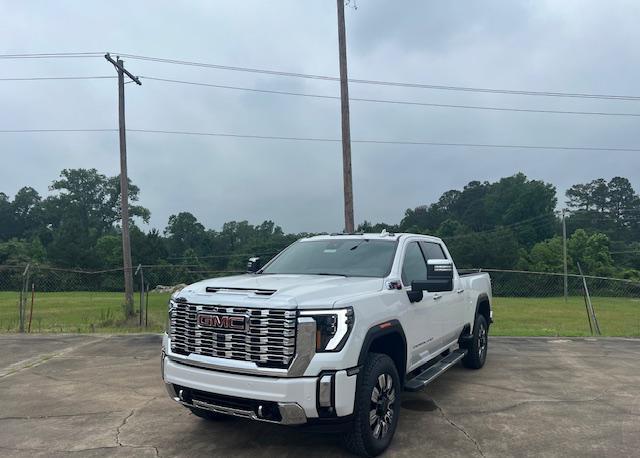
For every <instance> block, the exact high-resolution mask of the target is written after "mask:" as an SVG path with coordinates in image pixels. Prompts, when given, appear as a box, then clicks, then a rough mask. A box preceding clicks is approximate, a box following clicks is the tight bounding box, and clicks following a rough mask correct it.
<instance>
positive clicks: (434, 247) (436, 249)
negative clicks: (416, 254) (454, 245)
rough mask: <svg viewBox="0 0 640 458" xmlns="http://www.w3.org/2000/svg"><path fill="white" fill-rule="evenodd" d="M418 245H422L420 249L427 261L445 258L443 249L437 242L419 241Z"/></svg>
mask: <svg viewBox="0 0 640 458" xmlns="http://www.w3.org/2000/svg"><path fill="white" fill-rule="evenodd" d="M420 246H421V247H422V251H423V252H424V256H425V258H427V261H428V260H429V259H447V256H446V255H445V254H444V250H443V249H442V246H441V245H440V244H439V243H434V242H420Z"/></svg>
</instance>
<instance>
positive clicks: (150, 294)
mask: <svg viewBox="0 0 640 458" xmlns="http://www.w3.org/2000/svg"><path fill="white" fill-rule="evenodd" d="M235 273H239V271H226V270H225V271H221V270H207V269H206V268H203V267H202V266H200V265H154V266H145V265H143V266H138V267H136V268H134V293H135V294H134V310H135V315H134V316H131V317H125V314H124V306H123V304H124V294H123V291H124V270H123V269H110V270H101V271H84V270H74V269H59V268H52V267H45V266H38V265H26V266H0V332H3V331H5V332H6V331H9V332H12V331H26V332H29V331H31V332H96V331H104V332H127V331H139V330H140V329H141V328H144V329H147V330H152V331H157V330H161V329H163V327H164V324H165V317H166V306H167V301H168V298H169V296H170V294H171V293H172V292H173V291H175V290H176V289H177V288H179V286H180V285H185V284H190V283H194V282H196V281H199V280H203V279H206V278H213V277H219V276H224V275H232V274H235Z"/></svg>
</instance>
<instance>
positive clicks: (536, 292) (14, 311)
mask: <svg viewBox="0 0 640 458" xmlns="http://www.w3.org/2000/svg"><path fill="white" fill-rule="evenodd" d="M478 271H483V272H488V273H489V274H490V275H491V279H492V289H493V295H494V304H493V305H494V311H495V314H496V323H495V325H494V330H493V332H494V333H498V334H499V333H502V334H509V335H518V334H523V335H590V334H591V333H592V332H593V333H596V332H595V329H593V331H592V328H593V327H594V323H593V322H591V318H590V315H589V314H588V313H587V312H589V310H588V308H587V303H586V302H585V298H586V295H585V285H586V287H587V290H588V292H589V298H590V300H591V304H592V309H593V312H594V314H595V316H596V319H597V321H598V323H599V325H600V328H601V330H602V334H603V335H619V336H639V337H640V282H638V281H632V280H626V279H617V278H606V277H596V276H588V275H586V276H584V277H582V276H580V275H575V274H569V275H568V276H567V297H566V298H565V296H564V281H565V280H564V275H563V274H557V273H546V272H525V271H514V270H497V269H467V270H465V271H464V272H478ZM134 273H135V276H134V288H135V293H136V294H134V299H135V304H134V307H135V310H136V316H134V317H130V318H128V319H126V318H125V316H124V312H123V308H122V304H123V301H124V294H123V290H124V275H123V269H110V270H102V271H84V270H74V269H59V268H53V267H46V266H40V265H28V266H27V265H22V266H0V332H7V331H8V332H16V331H22V330H24V331H25V332H28V331H29V330H30V331H31V332H96V331H104V332H129V331H138V330H140V329H141V328H146V329H147V330H151V331H160V330H162V329H163V328H164V325H165V319H166V304H167V300H168V297H169V295H170V294H171V292H172V291H173V290H175V288H176V287H178V286H177V285H181V284H189V283H193V282H196V281H199V280H203V279H206V278H213V277H218V276H224V275H231V274H235V273H239V271H228V270H210V269H207V268H203V267H202V266H200V265H195V264H194V265H187V264H183V265H153V266H149V265H143V266H138V267H136V268H134ZM141 291H142V292H143V294H140V292H141ZM147 291H148V293H147Z"/></svg>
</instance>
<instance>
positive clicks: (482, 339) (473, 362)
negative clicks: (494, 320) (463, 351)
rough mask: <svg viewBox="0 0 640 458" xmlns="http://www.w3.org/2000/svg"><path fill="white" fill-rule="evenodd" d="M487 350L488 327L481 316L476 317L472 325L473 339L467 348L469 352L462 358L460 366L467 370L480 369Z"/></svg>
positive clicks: (485, 358)
mask: <svg viewBox="0 0 640 458" xmlns="http://www.w3.org/2000/svg"><path fill="white" fill-rule="evenodd" d="M488 349H489V325H488V324H487V320H486V318H485V317H484V316H483V315H478V316H476V321H475V323H474V324H473V339H472V340H471V344H470V345H469V347H468V350H469V352H468V353H467V355H466V356H465V357H464V358H462V365H463V366H464V367H466V368H469V369H480V368H481V367H482V366H484V362H485V361H486V360H487V350H488Z"/></svg>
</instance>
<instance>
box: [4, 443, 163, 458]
mask: <svg viewBox="0 0 640 458" xmlns="http://www.w3.org/2000/svg"><path fill="white" fill-rule="evenodd" d="M120 447H122V448H132V449H152V450H155V453H156V456H158V457H159V456H160V455H158V449H157V448H156V447H154V446H152V445H116V446H113V447H107V446H104V447H90V448H79V449H76V450H66V449H64V450H51V449H50V448H32V447H31V448H21V447H5V446H3V445H0V450H10V451H12V452H47V453H64V454H65V455H66V454H69V453H84V452H91V451H95V450H115V449H117V448H120Z"/></svg>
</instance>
